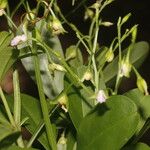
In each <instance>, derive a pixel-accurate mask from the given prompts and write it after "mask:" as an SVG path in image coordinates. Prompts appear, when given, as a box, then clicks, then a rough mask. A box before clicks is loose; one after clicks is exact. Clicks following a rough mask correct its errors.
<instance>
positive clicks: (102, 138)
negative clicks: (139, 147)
mask: <svg viewBox="0 0 150 150" xmlns="http://www.w3.org/2000/svg"><path fill="white" fill-rule="evenodd" d="M138 120H139V115H138V113H137V108H136V105H135V104H134V103H133V102H132V101H131V100H130V99H129V98H127V97H125V96H119V95H118V96H112V97H110V98H109V99H108V100H107V102H106V103H103V104H98V105H97V107H95V108H94V109H93V111H92V112H91V113H90V114H89V115H87V116H86V117H85V118H84V119H83V120H82V122H81V124H80V126H79V132H78V136H77V150H89V149H90V150H110V149H111V150H117V149H120V148H121V147H123V146H124V145H125V144H126V143H127V141H128V140H129V139H130V138H131V137H132V136H133V134H134V133H135V131H136V128H137V124H138Z"/></svg>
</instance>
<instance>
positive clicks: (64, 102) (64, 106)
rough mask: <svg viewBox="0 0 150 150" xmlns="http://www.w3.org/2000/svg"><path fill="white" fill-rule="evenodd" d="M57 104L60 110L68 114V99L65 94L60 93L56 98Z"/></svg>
mask: <svg viewBox="0 0 150 150" xmlns="http://www.w3.org/2000/svg"><path fill="white" fill-rule="evenodd" d="M58 102H59V104H60V105H61V108H62V109H63V110H64V111H65V112H66V113H67V112H68V97H67V95H66V93H61V94H60V95H59V97H58Z"/></svg>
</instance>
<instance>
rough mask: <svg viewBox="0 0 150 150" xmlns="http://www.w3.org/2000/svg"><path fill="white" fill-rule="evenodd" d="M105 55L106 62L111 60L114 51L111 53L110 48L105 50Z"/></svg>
mask: <svg viewBox="0 0 150 150" xmlns="http://www.w3.org/2000/svg"><path fill="white" fill-rule="evenodd" d="M105 57H106V61H107V62H111V61H112V60H113V59H114V53H113V51H112V49H109V50H108V51H107V53H106V55H105Z"/></svg>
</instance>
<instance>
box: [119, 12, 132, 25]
mask: <svg viewBox="0 0 150 150" xmlns="http://www.w3.org/2000/svg"><path fill="white" fill-rule="evenodd" d="M130 16H131V13H129V14H127V15H126V16H124V17H123V19H122V21H121V24H124V23H126V22H127V21H128V19H129V18H130Z"/></svg>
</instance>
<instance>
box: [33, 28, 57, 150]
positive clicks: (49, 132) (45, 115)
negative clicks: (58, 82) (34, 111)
mask: <svg viewBox="0 0 150 150" xmlns="http://www.w3.org/2000/svg"><path fill="white" fill-rule="evenodd" d="M32 34H33V37H34V38H35V37H36V32H35V30H33V33H32ZM32 53H33V54H35V55H34V56H33V61H34V67H35V77H36V81H37V86H38V92H39V97H40V103H41V109H42V113H43V119H44V122H45V127H46V133H47V138H48V141H49V144H50V146H51V148H52V150H56V149H57V146H56V141H55V136H54V133H53V129H52V124H51V121H50V118H49V115H48V106H47V103H46V99H45V95H44V90H43V84H42V79H41V74H40V67H39V66H40V64H39V59H38V55H37V45H36V42H35V41H33V48H32Z"/></svg>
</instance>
